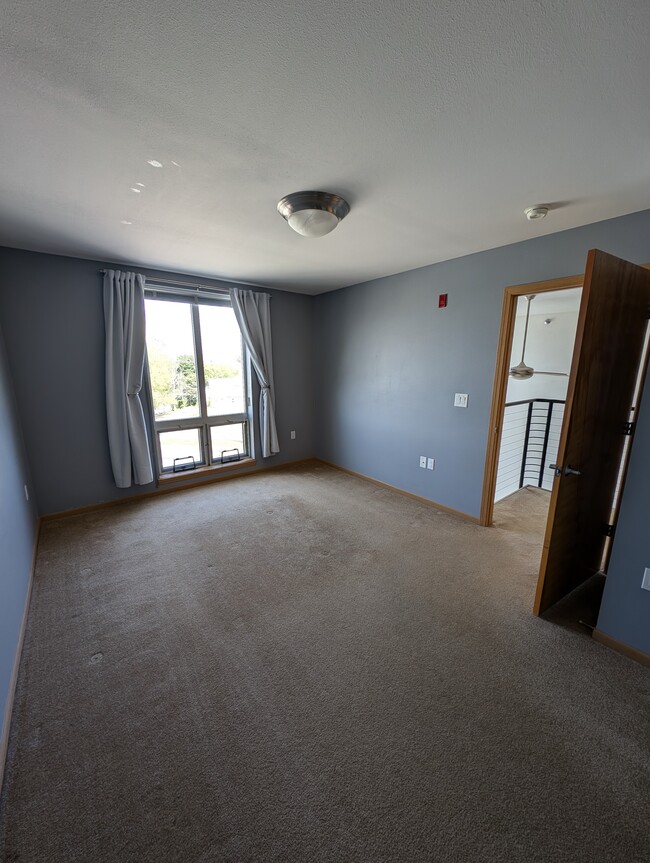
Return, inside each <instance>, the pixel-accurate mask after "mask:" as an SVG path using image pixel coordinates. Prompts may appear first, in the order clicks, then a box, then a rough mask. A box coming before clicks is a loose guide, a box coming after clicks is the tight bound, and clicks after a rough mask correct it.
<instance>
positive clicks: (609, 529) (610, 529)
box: [605, 524, 616, 537]
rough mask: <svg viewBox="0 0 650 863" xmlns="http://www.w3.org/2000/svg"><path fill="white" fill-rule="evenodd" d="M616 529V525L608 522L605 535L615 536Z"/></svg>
mask: <svg viewBox="0 0 650 863" xmlns="http://www.w3.org/2000/svg"><path fill="white" fill-rule="evenodd" d="M615 530H616V525H614V524H608V525H607V527H606V528H605V536H609V537H612V536H614V531H615Z"/></svg>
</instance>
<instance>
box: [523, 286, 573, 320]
mask: <svg viewBox="0 0 650 863" xmlns="http://www.w3.org/2000/svg"><path fill="white" fill-rule="evenodd" d="M581 298H582V288H567V289H566V290H563V291H548V292H546V293H543V294H535V299H534V300H533V301H532V302H531V305H530V314H531V315H544V316H546V317H547V316H548V315H558V314H561V313H563V312H577V311H578V309H579V308H580V300H581ZM527 308H528V300H527V299H526V297H519V299H518V300H517V317H518V318H523V317H525V315H526V309H527Z"/></svg>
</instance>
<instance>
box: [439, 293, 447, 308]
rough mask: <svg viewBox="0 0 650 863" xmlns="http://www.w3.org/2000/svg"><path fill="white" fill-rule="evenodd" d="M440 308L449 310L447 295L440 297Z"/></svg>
mask: <svg viewBox="0 0 650 863" xmlns="http://www.w3.org/2000/svg"><path fill="white" fill-rule="evenodd" d="M438 308H439V309H446V308H447V294H440V296H439V297H438Z"/></svg>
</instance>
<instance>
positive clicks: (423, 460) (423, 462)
mask: <svg viewBox="0 0 650 863" xmlns="http://www.w3.org/2000/svg"><path fill="white" fill-rule="evenodd" d="M426 466H427V457H426V456H425V455H421V456H420V467H426Z"/></svg>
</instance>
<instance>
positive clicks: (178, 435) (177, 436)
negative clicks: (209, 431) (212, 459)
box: [160, 429, 203, 470]
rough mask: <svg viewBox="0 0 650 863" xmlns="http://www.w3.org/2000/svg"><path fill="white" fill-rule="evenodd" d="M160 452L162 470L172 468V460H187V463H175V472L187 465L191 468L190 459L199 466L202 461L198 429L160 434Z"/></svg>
mask: <svg viewBox="0 0 650 863" xmlns="http://www.w3.org/2000/svg"><path fill="white" fill-rule="evenodd" d="M160 450H161V453H162V466H163V470H169V469H170V468H173V467H174V459H187V461H182V462H177V463H176V470H178V469H179V468H180V467H183V466H185V465H188V464H189V465H190V467H191V466H192V462H191V461H190V458H193V459H194V462H195V463H196V464H201V462H202V460H203V458H202V455H201V438H200V436H199V430H198V429H179V430H178V431H171V432H160Z"/></svg>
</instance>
